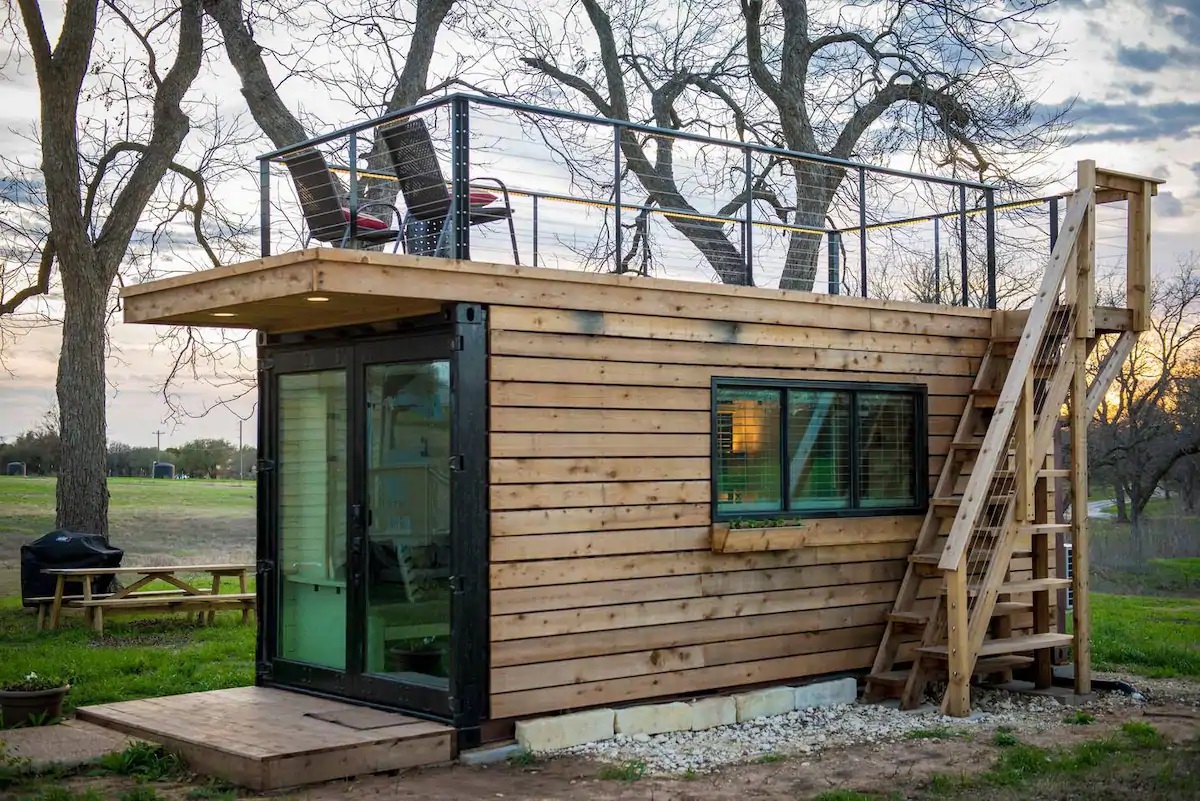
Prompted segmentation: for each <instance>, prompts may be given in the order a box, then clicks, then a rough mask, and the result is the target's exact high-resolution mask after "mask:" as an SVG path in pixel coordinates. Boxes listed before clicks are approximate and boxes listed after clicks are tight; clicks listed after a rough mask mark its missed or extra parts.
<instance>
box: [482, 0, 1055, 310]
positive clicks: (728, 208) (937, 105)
mask: <svg viewBox="0 0 1200 801" xmlns="http://www.w3.org/2000/svg"><path fill="white" fill-rule="evenodd" d="M1052 3H1053V0H1033V1H1032V2H1027V3H1021V4H1008V5H1005V6H1003V7H997V6H996V5H995V4H993V3H988V2H985V1H984V0H970V1H969V2H965V3H960V2H954V3H950V2H945V0H888V1H887V2H869V3H868V2H852V3H836V4H834V3H828V4H818V3H810V2H806V1H805V0H775V2H763V0H741V2H740V3H738V4H733V3H724V2H716V0H684V1H683V2H679V1H678V0H652V1H651V2H646V0H611V2H606V3H602V2H601V0H580V1H579V3H572V4H570V6H569V10H568V11H567V12H566V13H565V14H562V15H559V14H558V12H557V10H556V7H547V6H546V4H540V3H539V4H536V5H531V6H528V7H526V8H522V9H519V10H517V11H516V12H515V13H514V14H513V15H512V18H511V19H506V21H505V25H504V27H503V29H502V30H503V31H504V34H503V38H501V39H499V40H498V43H500V44H504V43H505V42H506V41H509V40H511V46H512V47H514V48H515V49H516V51H517V52H518V53H519V55H520V57H521V60H522V63H524V64H525V65H526V66H527V68H528V70H529V81H528V82H527V83H525V84H523V85H519V86H511V87H510V91H511V92H512V93H513V94H516V95H518V96H524V97H527V98H531V99H536V100H540V101H543V102H554V101H559V100H565V101H567V102H571V103H573V104H574V105H577V106H579V107H582V108H584V109H587V108H590V109H591V110H592V111H593V112H598V113H600V114H602V115H604V116H607V117H612V118H615V119H618V120H626V121H631V122H637V123H649V124H652V125H655V126H657V127H659V128H664V129H667V130H668V131H674V130H687V131H703V132H709V133H715V134H720V135H723V136H726V137H729V138H738V139H743V140H746V141H754V142H758V143H761V144H766V145H771V146H775V147H782V148H787V149H789V150H792V151H797V152H800V153H807V154H817V155H822V156H830V157H833V158H834V159H839V160H849V159H859V160H865V161H875V162H877V163H893V162H894V161H896V160H897V159H903V160H904V161H907V162H908V163H909V165H911V166H913V167H916V168H926V169H936V170H939V171H942V172H945V171H949V172H951V173H952V174H954V175H957V176H969V177H972V178H975V179H986V180H990V181H993V182H999V183H1001V184H1003V185H1007V186H1009V187H1012V188H1014V189H1020V188H1028V187H1030V186H1032V185H1038V184H1040V183H1041V182H1042V181H1043V180H1044V179H1045V178H1047V176H1046V175H1045V174H1044V172H1043V166H1044V165H1043V160H1044V158H1045V156H1046V155H1047V153H1048V152H1049V151H1050V150H1052V148H1053V146H1054V145H1055V144H1057V143H1058V141H1059V137H1060V133H1061V130H1062V125H1061V123H1062V116H1061V114H1059V115H1054V116H1052V117H1051V118H1050V119H1039V118H1038V117H1037V113H1036V110H1035V109H1036V104H1035V101H1036V97H1034V96H1033V94H1032V89H1031V87H1032V84H1033V78H1034V77H1035V73H1036V71H1037V70H1038V69H1039V68H1040V67H1044V66H1045V65H1046V64H1047V63H1050V62H1052V61H1053V59H1054V58H1055V57H1056V55H1057V53H1058V50H1057V48H1056V46H1055V45H1054V44H1053V43H1052V41H1051V33H1052V31H1051V30H1050V29H1049V26H1048V23H1047V22H1046V21H1045V14H1044V12H1045V10H1046V8H1047V7H1048V6H1050V5H1052ZM677 149H678V146H677V144H676V143H675V140H674V139H673V138H672V137H671V136H669V135H662V136H648V137H638V136H635V135H634V134H633V133H632V132H626V134H625V135H624V136H622V138H621V150H622V153H623V155H624V157H625V159H626V161H627V163H628V165H629V170H630V171H631V172H632V173H633V174H634V175H635V176H636V177H637V179H638V180H639V182H640V183H641V185H642V186H643V187H644V188H645V190H646V191H647V193H648V194H649V195H650V197H651V199H652V203H653V204H654V205H657V206H662V207H664V208H674V209H681V210H683V211H684V212H686V213H687V214H692V213H693V212H695V211H696V209H695V207H694V206H693V204H692V203H689V202H688V199H687V197H686V196H685V195H686V192H685V191H683V187H682V185H681V182H680V180H679V178H678V176H677V174H676V171H675V162H674V156H675V154H676V151H677ZM736 155H737V154H736V153H734V152H730V153H729V154H728V156H729V158H730V163H729V164H728V165H727V168H726V169H724V170H720V171H719V172H720V173H722V174H723V175H725V176H726V177H727V179H728V180H729V184H730V186H731V187H736V188H732V189H731V191H730V192H729V194H728V200H727V202H725V203H724V204H723V205H722V206H721V208H719V209H718V210H716V211H715V212H714V211H712V210H710V211H709V214H710V215H712V216H720V215H724V216H728V215H731V214H734V213H735V212H737V211H738V210H739V209H743V208H744V207H745V205H746V204H747V203H754V202H763V203H766V204H768V205H769V207H770V208H771V213H772V214H774V215H775V216H777V217H778V218H779V219H780V220H782V221H783V222H786V223H788V224H790V225H791V226H793V229H792V230H791V231H790V233H789V242H788V249H787V255H786V257H785V263H784V265H783V273H782V278H781V281H780V286H781V287H782V288H787V289H804V290H808V289H811V288H812V286H813V283H814V279H815V276H816V272H817V255H818V249H819V247H820V244H821V236H820V234H819V233H816V231H819V230H820V229H821V228H822V227H823V225H822V224H823V222H824V220H825V219H826V218H827V216H828V215H829V213H830V210H831V208H832V207H834V206H835V205H837V204H838V203H839V202H840V201H839V191H840V190H841V189H842V188H843V179H844V178H845V176H846V170H845V168H844V167H842V166H839V165H838V164H836V163H832V164H831V163H823V162H818V161H813V160H804V159H791V158H781V159H772V160H770V161H769V162H768V163H761V164H758V165H754V166H752V167H751V169H753V170H754V174H752V175H750V176H747V175H746V171H745V168H743V167H742V166H741V165H740V164H738V163H736V161H737V159H735V158H734V157H735V156H736ZM764 161H765V160H764ZM747 177H748V178H749V181H747V180H746V179H747ZM610 183H611V181H610ZM747 186H749V190H747V189H746V187H747ZM853 194H854V193H853V192H851V193H848V195H849V196H853ZM668 220H669V222H670V223H671V225H672V226H674V227H675V228H676V229H677V230H678V231H679V232H680V233H682V234H683V235H684V236H686V237H687V238H688V239H689V240H690V241H691V242H692V244H693V245H695V246H696V247H697V249H699V251H700V252H701V253H702V254H703V256H704V258H705V259H706V260H707V262H708V264H709V265H710V266H711V268H712V269H713V270H714V271H715V272H716V274H717V275H718V276H719V277H720V278H721V280H723V281H726V282H731V283H740V282H743V281H744V280H745V276H746V270H745V267H744V257H743V254H741V253H740V250H739V247H738V246H735V244H734V243H733V242H732V241H731V239H730V236H729V232H730V229H729V226H728V225H726V224H723V223H721V222H719V221H711V220H705V219H702V218H701V219H697V218H695V217H689V216H686V215H684V216H676V217H668Z"/></svg>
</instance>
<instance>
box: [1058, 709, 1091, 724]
mask: <svg viewBox="0 0 1200 801" xmlns="http://www.w3.org/2000/svg"><path fill="white" fill-rule="evenodd" d="M1095 722H1096V716H1095V715H1093V714H1091V713H1089V712H1084V711H1083V710H1082V709H1076V710H1075V711H1074V712H1071V713H1070V714H1069V715H1067V716H1066V717H1065V718H1063V723H1065V724H1067V725H1068V726H1090V725H1092V724H1093V723H1095Z"/></svg>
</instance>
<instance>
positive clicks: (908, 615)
mask: <svg viewBox="0 0 1200 801" xmlns="http://www.w3.org/2000/svg"><path fill="white" fill-rule="evenodd" d="M887 619H888V620H890V621H891V622H893V623H899V624H900V625H907V626H924V625H925V624H926V623H928V622H929V615H925V614H921V613H920V612H888V615H887Z"/></svg>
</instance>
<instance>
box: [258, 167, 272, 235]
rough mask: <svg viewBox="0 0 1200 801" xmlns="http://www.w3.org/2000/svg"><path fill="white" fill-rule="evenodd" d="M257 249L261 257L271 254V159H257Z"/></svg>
mask: <svg viewBox="0 0 1200 801" xmlns="http://www.w3.org/2000/svg"><path fill="white" fill-rule="evenodd" d="M258 229H259V230H258V249H259V255H260V256H262V257H263V258H266V257H267V256H270V255H271V160H270V159H269V158H260V159H259V160H258Z"/></svg>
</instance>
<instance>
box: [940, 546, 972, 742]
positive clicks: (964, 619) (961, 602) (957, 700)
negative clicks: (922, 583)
mask: <svg viewBox="0 0 1200 801" xmlns="http://www.w3.org/2000/svg"><path fill="white" fill-rule="evenodd" d="M945 576H946V651H947V653H946V656H947V659H948V661H949V665H948V668H949V670H948V673H949V674H950V675H949V678H950V685H949V687H947V688H946V708H945V709H944V710H943V712H944V713H945V714H947V715H952V716H954V717H956V718H963V717H966V716H967V715H969V714H971V671H972V667H973V666H972V664H971V662H972V659H971V639H970V637H969V636H968V629H969V625H968V624H969V621H970V616H969V607H968V600H967V598H968V596H967V592H968V590H967V568H966V565H962V564H960V565H959V566H958V568H956V569H955V570H950V571H947V572H946V573H945Z"/></svg>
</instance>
